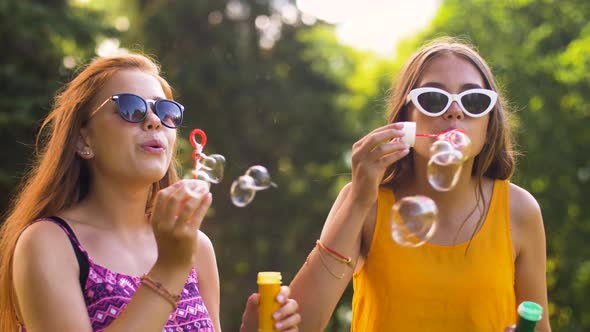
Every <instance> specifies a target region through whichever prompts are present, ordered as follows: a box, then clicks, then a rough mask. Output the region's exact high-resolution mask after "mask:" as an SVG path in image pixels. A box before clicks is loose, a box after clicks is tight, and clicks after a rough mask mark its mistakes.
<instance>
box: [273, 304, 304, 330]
mask: <svg viewBox="0 0 590 332" xmlns="http://www.w3.org/2000/svg"><path fill="white" fill-rule="evenodd" d="M290 301H293V302H295V301H294V300H289V302H290ZM300 322H301V315H300V314H299V313H297V312H295V313H293V314H291V315H288V316H286V317H285V318H283V319H281V320H280V321H278V322H276V323H275V327H276V328H277V330H279V331H288V330H289V329H290V328H296V327H297V326H298V325H299V323H300Z"/></svg>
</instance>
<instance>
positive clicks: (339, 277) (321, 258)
mask: <svg viewBox="0 0 590 332" xmlns="http://www.w3.org/2000/svg"><path fill="white" fill-rule="evenodd" d="M313 249H314V250H315V248H313ZM312 252H313V250H312ZM317 252H318V254H319V255H320V260H321V261H322V265H323V266H324V268H326V270H328V273H330V274H331V275H332V277H334V278H336V279H342V278H344V275H345V274H346V273H344V272H342V274H340V275H337V274H336V273H334V272H332V270H330V267H329V266H328V263H326V261H325V260H324V255H323V254H322V251H321V250H318V251H317ZM310 254H311V253H310Z"/></svg>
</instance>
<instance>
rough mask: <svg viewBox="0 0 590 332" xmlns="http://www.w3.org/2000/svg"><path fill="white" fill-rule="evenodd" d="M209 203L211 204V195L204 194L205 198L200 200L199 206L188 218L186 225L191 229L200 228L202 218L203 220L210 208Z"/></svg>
mask: <svg viewBox="0 0 590 332" xmlns="http://www.w3.org/2000/svg"><path fill="white" fill-rule="evenodd" d="M211 202H213V196H212V195H211V193H207V194H205V196H203V197H202V198H201V200H200V202H199V203H200V204H199V206H198V207H197V208H196V209H195V210H194V211H193V214H192V215H191V216H190V218H189V220H188V222H187V225H188V226H191V227H194V226H197V228H198V227H200V226H201V222H202V221H203V218H205V215H206V214H207V211H208V210H209V207H210V206H211Z"/></svg>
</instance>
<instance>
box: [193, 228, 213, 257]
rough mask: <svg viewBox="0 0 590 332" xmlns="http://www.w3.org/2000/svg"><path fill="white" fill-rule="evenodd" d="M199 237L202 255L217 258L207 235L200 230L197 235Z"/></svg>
mask: <svg viewBox="0 0 590 332" xmlns="http://www.w3.org/2000/svg"><path fill="white" fill-rule="evenodd" d="M197 236H198V237H199V245H198V249H197V250H199V252H200V253H202V254H204V255H206V256H211V255H213V256H215V250H214V249H213V243H212V242H211V239H210V238H209V236H207V234H205V233H203V231H201V230H199V233H198V235H197Z"/></svg>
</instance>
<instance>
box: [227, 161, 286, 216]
mask: <svg viewBox="0 0 590 332" xmlns="http://www.w3.org/2000/svg"><path fill="white" fill-rule="evenodd" d="M271 186H272V187H276V186H277V185H276V184H275V183H273V182H271V181H270V174H268V171H267V170H266V168H265V167H264V166H260V165H255V166H252V167H250V168H248V170H247V171H246V172H245V173H244V175H241V176H239V177H238V178H237V179H236V180H234V182H233V183H232V185H231V189H230V197H231V201H232V203H234V205H235V206H238V207H244V206H246V205H248V204H250V202H252V200H253V199H254V196H255V195H256V192H257V191H260V190H264V189H268V188H270V187H271Z"/></svg>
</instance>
